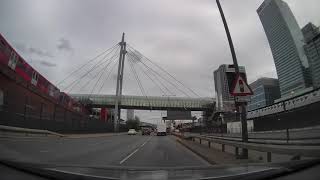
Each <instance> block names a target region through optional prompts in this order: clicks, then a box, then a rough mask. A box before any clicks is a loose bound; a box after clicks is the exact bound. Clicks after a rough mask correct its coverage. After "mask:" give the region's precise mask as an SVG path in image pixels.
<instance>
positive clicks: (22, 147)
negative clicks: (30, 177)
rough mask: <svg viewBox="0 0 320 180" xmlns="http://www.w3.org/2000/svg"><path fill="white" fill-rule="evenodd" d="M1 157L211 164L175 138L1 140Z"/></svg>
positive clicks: (105, 163) (151, 164)
mask: <svg viewBox="0 0 320 180" xmlns="http://www.w3.org/2000/svg"><path fill="white" fill-rule="evenodd" d="M0 158H1V159H3V158H4V159H13V160H19V161H24V162H33V163H45V164H56V165H80V166H94V167H105V166H123V167H179V166H180V167H186V166H208V165H209V164H208V163H207V162H206V161H204V160H203V159H201V158H200V157H198V156H197V155H195V154H194V153H193V152H191V151H189V150H188V149H186V148H185V147H184V146H182V145H180V144H179V143H177V142H176V141H175V139H174V137H173V136H141V135H136V136H128V135H117V136H109V137H90V138H56V137H34V138H25V137H21V138H4V137H1V138H0Z"/></svg>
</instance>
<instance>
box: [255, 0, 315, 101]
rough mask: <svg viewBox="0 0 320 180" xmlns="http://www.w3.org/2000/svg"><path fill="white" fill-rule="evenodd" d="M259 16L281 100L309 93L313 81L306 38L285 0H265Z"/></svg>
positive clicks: (259, 9)
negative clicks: (305, 91)
mask: <svg viewBox="0 0 320 180" xmlns="http://www.w3.org/2000/svg"><path fill="white" fill-rule="evenodd" d="M257 13H258V15H259V18H260V20H261V23H262V25H263V28H264V30H265V33H266V36H267V38H268V41H269V45H270V48H271V52H272V55H273V58H274V63H275V66H276V70H277V74H278V78H279V85H280V92H281V97H282V98H283V97H286V96H290V95H292V93H298V92H300V91H303V90H305V89H306V88H307V87H309V86H310V85H311V82H310V81H309V80H308V67H309V65H308V59H307V56H306V55H305V53H304V49H303V42H304V37H303V35H302V32H301V29H300V27H299V25H298V23H297V21H296V19H295V17H294V15H293V13H292V12H291V10H290V8H289V6H288V4H287V3H286V2H284V1H282V0H265V1H264V2H263V3H262V4H261V6H260V7H259V8H258V9H257Z"/></svg>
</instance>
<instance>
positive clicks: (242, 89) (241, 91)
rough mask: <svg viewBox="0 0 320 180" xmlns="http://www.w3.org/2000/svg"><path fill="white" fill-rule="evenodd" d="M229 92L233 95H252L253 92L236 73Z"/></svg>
mask: <svg viewBox="0 0 320 180" xmlns="http://www.w3.org/2000/svg"><path fill="white" fill-rule="evenodd" d="M231 94H232V95H233V96H247V95H252V94H253V92H252V90H251V88H250V86H249V85H248V84H247V82H246V81H245V80H244V79H243V78H242V77H241V76H240V74H237V77H236V79H235V81H234V82H233V86H232V88H231Z"/></svg>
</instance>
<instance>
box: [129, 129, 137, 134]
mask: <svg viewBox="0 0 320 180" xmlns="http://www.w3.org/2000/svg"><path fill="white" fill-rule="evenodd" d="M136 134H137V131H136V130H135V129H129V131H128V135H136Z"/></svg>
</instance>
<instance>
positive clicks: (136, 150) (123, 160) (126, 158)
mask: <svg viewBox="0 0 320 180" xmlns="http://www.w3.org/2000/svg"><path fill="white" fill-rule="evenodd" d="M150 139H151V137H150V138H149V139H147V140H146V141H145V142H144V143H143V144H141V145H140V146H139V147H138V148H137V149H135V150H134V151H133V152H132V153H131V154H129V155H128V156H127V157H125V158H124V159H122V161H120V164H122V163H124V162H125V161H126V160H128V159H129V158H130V157H131V156H133V155H134V154H135V153H136V152H138V151H139V150H140V148H142V147H143V146H144V145H145V144H147V142H148V141H149V140H150Z"/></svg>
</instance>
